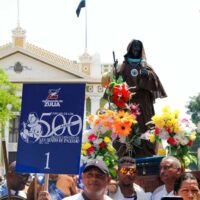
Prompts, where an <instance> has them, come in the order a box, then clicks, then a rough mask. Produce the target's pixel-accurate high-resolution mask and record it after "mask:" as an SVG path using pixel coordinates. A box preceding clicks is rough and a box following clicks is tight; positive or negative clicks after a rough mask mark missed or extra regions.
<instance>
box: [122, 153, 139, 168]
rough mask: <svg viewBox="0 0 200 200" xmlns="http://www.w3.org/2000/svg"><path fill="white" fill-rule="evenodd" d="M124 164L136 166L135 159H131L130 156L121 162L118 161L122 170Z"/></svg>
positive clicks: (123, 158)
mask: <svg viewBox="0 0 200 200" xmlns="http://www.w3.org/2000/svg"><path fill="white" fill-rule="evenodd" d="M124 163H129V164H132V165H136V161H135V159H134V158H132V157H129V156H124V157H122V158H120V159H119V161H118V167H119V168H121V166H122V165H123V164H124Z"/></svg>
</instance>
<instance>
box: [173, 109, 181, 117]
mask: <svg viewBox="0 0 200 200" xmlns="http://www.w3.org/2000/svg"><path fill="white" fill-rule="evenodd" d="M179 114H180V110H175V111H174V117H175V118H178V117H179Z"/></svg>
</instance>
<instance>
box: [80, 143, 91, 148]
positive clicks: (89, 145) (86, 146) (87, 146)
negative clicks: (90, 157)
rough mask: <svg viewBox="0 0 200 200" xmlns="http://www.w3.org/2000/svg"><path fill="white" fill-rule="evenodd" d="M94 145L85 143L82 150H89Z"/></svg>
mask: <svg viewBox="0 0 200 200" xmlns="http://www.w3.org/2000/svg"><path fill="white" fill-rule="evenodd" d="M91 146H92V145H91V144H90V143H89V142H87V143H85V144H83V145H82V150H87V149H88V148H90V147H91Z"/></svg>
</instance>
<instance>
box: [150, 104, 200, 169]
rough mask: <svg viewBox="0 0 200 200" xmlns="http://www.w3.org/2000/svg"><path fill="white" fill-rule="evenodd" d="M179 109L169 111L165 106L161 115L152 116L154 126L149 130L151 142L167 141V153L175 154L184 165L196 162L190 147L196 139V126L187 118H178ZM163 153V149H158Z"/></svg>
mask: <svg viewBox="0 0 200 200" xmlns="http://www.w3.org/2000/svg"><path fill="white" fill-rule="evenodd" d="M179 114H180V113H179V111H178V110H176V111H171V110H170V107H168V106H166V107H164V108H163V109H162V114H161V115H157V114H156V115H154V116H153V117H152V122H151V123H152V124H154V125H155V128H154V129H153V130H151V131H150V132H149V136H148V137H149V140H150V141H151V142H155V141H158V142H160V143H161V142H162V141H165V142H166V143H167V154H168V155H173V156H176V157H177V158H178V159H179V160H180V161H181V163H182V164H183V166H184V167H187V166H188V165H189V164H190V163H192V162H194V163H197V159H196V157H195V156H193V155H191V153H190V148H191V146H192V144H193V141H194V140H195V139H196V126H195V125H194V124H193V123H192V122H191V121H190V120H189V119H187V118H180V116H179ZM159 152H160V153H162V154H163V153H164V151H163V149H160V150H159Z"/></svg>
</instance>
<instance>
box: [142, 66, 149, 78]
mask: <svg viewBox="0 0 200 200" xmlns="http://www.w3.org/2000/svg"><path fill="white" fill-rule="evenodd" d="M140 73H141V76H144V77H145V76H148V75H149V73H148V71H147V70H146V69H145V68H142V69H141V70H140Z"/></svg>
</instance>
